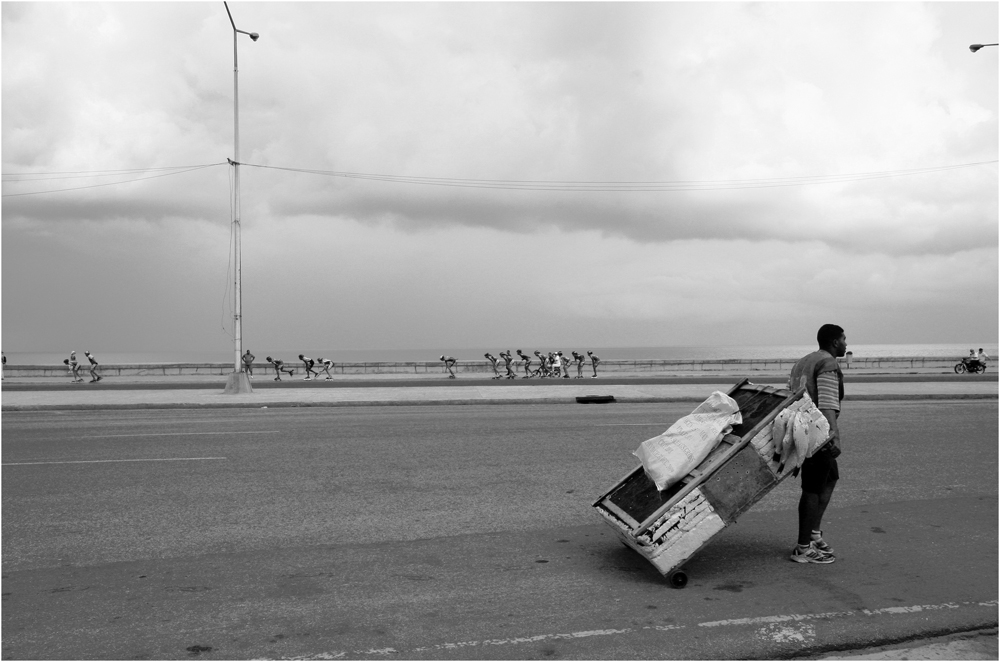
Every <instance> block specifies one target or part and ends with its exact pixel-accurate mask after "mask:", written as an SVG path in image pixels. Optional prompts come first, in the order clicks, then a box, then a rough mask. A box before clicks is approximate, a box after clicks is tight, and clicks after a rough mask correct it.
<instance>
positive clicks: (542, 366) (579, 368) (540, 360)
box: [441, 349, 601, 379]
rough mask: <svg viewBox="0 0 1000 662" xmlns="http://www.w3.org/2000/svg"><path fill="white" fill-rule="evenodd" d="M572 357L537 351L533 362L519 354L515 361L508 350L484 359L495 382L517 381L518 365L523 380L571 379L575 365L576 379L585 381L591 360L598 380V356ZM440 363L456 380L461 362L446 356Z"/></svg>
mask: <svg viewBox="0 0 1000 662" xmlns="http://www.w3.org/2000/svg"><path fill="white" fill-rule="evenodd" d="M570 354H571V355H572V358H570V357H568V356H565V355H564V354H563V353H562V352H549V353H548V354H543V353H542V352H540V351H538V350H535V352H534V358H532V356H531V355H529V354H525V353H524V352H522V351H521V350H517V358H514V356H513V355H512V354H511V352H510V350H509V349H508V350H507V351H506V352H500V358H499V359H498V358H497V357H495V356H493V355H492V354H490V353H489V352H486V354H484V355H483V356H485V357H486V360H487V361H489V362H490V367H491V368H493V377H492V379H517V378H518V374H517V372H518V368H517V367H515V364H520V367H523V369H524V374H523V375H520V377H521V379H530V378H532V377H539V378H545V377H552V378H557V379H558V378H562V379H569V378H570V366H572V365H573V364H576V379H583V365H584V364H585V363H586V362H587V361H588V360H589V361H590V365H591V368H592V369H593V371H594V374H593V375H591V378H596V377H597V366H598V364H599V363H600V362H601V359H600V358H599V357H598V356H597V355H596V354H594V353H593V352H591V351H588V352H587V355H586V356H584V355H582V354H579V353H577V352H570ZM441 360H442V361H444V367H445V369H446V370H447V371H448V378H449V379H455V370H454V368H455V364H456V363H458V361H457V360H456V359H455V357H453V356H444V355H442V356H441ZM533 361H537V365H535V367H534V368H532V365H533ZM501 362H503V368H504V370H505V374H501V372H500V364H501Z"/></svg>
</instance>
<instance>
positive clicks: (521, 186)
mask: <svg viewBox="0 0 1000 662" xmlns="http://www.w3.org/2000/svg"><path fill="white" fill-rule="evenodd" d="M997 162H998V160H997V159H994V160H991V161H977V162H973V163H959V164H955V165H947V166H935V167H929V168H911V169H904V170H883V171H875V172H860V173H842V174H836V175H805V176H798V177H772V178H762V179H716V180H675V181H566V180H517V179H469V178H455V177H424V176H408V175H387V174H379V173H366V172H349V171H339V170H320V169H315V168H292V167H284V166H269V165H263V164H258V163H242V164H241V165H244V166H248V167H252V168H262V169H268V170H282V171H285V172H297V173H303V174H311V175H319V176H324V177H341V178H344V179H361V180H368V181H379V182H387V183H394V184H412V185H422V186H443V187H452V188H476V189H504V190H521V191H568V192H577V191H579V192H621V193H628V192H657V191H660V192H672V191H723V190H737V189H753V188H774V187H787V186H809V185H817V184H837V183H844V182H857V181H866V180H873V179H886V178H892V177H908V176H913V175H922V174H928V173H934V172H945V171H949V170H958V169H962V168H974V167H979V166H983V165H989V164H993V163H997ZM227 163H230V162H228V161H227ZM227 163H209V164H203V165H191V166H169V167H162V168H141V169H131V170H75V171H73V170H71V171H61V172H35V173H5V174H4V175H3V176H4V178H5V179H4V181H8V182H23V181H46V180H55V179H78V178H84V177H110V176H121V175H127V174H132V173H140V172H142V173H145V172H158V173H160V174H155V175H150V176H148V177H135V178H131V179H125V180H121V181H115V182H105V183H101V184H89V185H87V186H75V187H69V188H62V189H50V190H47V191H30V192H26V193H4V194H3V195H2V196H0V197H4V198H8V197H17V196H26V195H41V194H44V193H61V192H65V191H79V190H83V189H89V188H98V187H103V186H115V185H118V184H127V183H130V182H137V181H142V180H146V179H156V178H159V177H169V176H171V175H179V174H183V173H186V172H193V171H195V170H202V169H205V168H213V167H215V166H220V165H227ZM8 177H19V178H22V179H6V178H8Z"/></svg>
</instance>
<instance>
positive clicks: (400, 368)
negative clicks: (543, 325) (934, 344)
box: [4, 356, 959, 378]
mask: <svg viewBox="0 0 1000 662" xmlns="http://www.w3.org/2000/svg"><path fill="white" fill-rule="evenodd" d="M794 363H795V361H794V360H793V359H714V360H688V359H656V360H646V361H602V362H601V363H600V365H599V366H598V368H597V371H598V374H602V373H630V374H642V373H657V374H660V373H667V374H669V373H683V374H690V373H699V372H703V373H713V372H718V373H727V374H730V373H741V374H742V373H753V372H764V371H766V372H788V371H790V370H791V369H792V365H793V364H794ZM956 363H959V359H942V358H929V357H922V356H912V357H870V358H854V359H852V361H851V365H850V368H848V366H847V363H846V362H845V361H843V360H841V365H842V366H843V367H844V368H845V369H850V370H905V369H910V370H912V369H923V370H934V371H937V370H940V371H943V372H944V371H950V370H951V369H952V368H953V367H954V366H955V364H956ZM285 365H286V367H289V368H293V369H295V372H296V374H302V372H303V370H302V365H301V364H300V363H298V362H289V363H286V364H285ZM533 365H534V366H535V367H537V366H538V363H537V361H536V362H533ZM512 367H513V368H514V370H515V372H517V373H518V374H524V367H523V364H521V363H520V362H516V363H514V364H513V365H512ZM315 369H316V368H314V370H315ZM99 370H100V373H101V375H103V376H104V377H183V376H215V375H217V376H224V375H228V374H229V373H231V372H232V371H233V364H232V363H149V364H139V363H136V364H121V365H117V364H107V365H104V364H102V365H101V366H100V367H99ZM254 370H255V371H257V372H261V373H269V372H273V369H272V368H271V366H270V365H269V364H267V363H254ZM454 370H455V372H457V373H484V374H489V375H492V374H493V369H492V368H491V367H490V365H489V363H488V362H487V361H485V360H480V361H459V362H458V364H457V365H456V366H455V368H454ZM330 372H332V373H334V374H340V375H380V374H393V375H403V374H410V375H425V374H444V373H445V372H446V371H445V369H444V364H443V363H441V362H440V361H422V362H410V363H388V362H372V363H337V364H335V365H334V366H333V368H331V370H330ZM500 372H501V373H504V372H505V371H504V369H503V367H502V366H501V368H500ZM68 374H69V369H68V368H67V367H66V366H65V365H11V364H8V365H7V366H5V367H4V375H5V376H8V377H58V378H64V377H66V376H68ZM570 374H571V375H575V374H576V366H575V365H572V366H570ZM583 374H584V376H587V375H592V374H593V370H592V368H591V367H590V364H589V363H587V364H584V366H583ZM80 375H81V376H82V377H88V376H89V366H87V365H81V366H80Z"/></svg>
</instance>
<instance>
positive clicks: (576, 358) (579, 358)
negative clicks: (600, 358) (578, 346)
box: [573, 351, 586, 379]
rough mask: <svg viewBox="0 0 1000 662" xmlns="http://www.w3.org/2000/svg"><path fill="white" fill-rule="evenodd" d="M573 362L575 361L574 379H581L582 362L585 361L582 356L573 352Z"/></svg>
mask: <svg viewBox="0 0 1000 662" xmlns="http://www.w3.org/2000/svg"><path fill="white" fill-rule="evenodd" d="M573 360H574V361H576V378H577V379H583V362H584V361H586V359H585V358H583V354H580V353H579V352H576V351H574V352H573Z"/></svg>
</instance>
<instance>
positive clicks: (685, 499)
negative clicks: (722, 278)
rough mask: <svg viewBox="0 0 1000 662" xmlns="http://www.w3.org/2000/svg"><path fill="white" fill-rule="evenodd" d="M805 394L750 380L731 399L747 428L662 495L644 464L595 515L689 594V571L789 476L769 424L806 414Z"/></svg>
mask: <svg viewBox="0 0 1000 662" xmlns="http://www.w3.org/2000/svg"><path fill="white" fill-rule="evenodd" d="M804 392H805V391H804V389H799V390H797V391H789V390H787V389H779V388H775V387H771V386H759V385H756V384H753V383H751V382H750V381H749V380H747V379H744V380H743V381H741V382H739V383H738V384H736V386H734V387H733V388H732V389H731V390H730V391H729V394H728V395H729V397H731V398H733V399H734V400H735V401H736V403H737V404H738V405H739V407H740V414H741V415H742V417H743V422H742V423H740V424H739V425H736V426H733V430H732V432H731V433H730V434H727V435H726V436H725V437H723V439H722V442H721V443H720V444H719V446H718V447H716V448H715V450H713V451H712V453H711V454H709V456H708V457H707V458H705V460H704V461H703V462H702V463H701V464H699V465H698V466H697V467H696V468H695V469H694V470H693V471H691V473H689V474H688V475H687V476H685V477H684V478H682V479H681V480H680V481H679V482H678V483H676V484H674V485H672V486H670V487H668V488H667V489H666V490H664V491H662V492H661V491H659V490H658V489H656V484H655V483H653V481H652V480H650V479H649V477H648V476H646V472H645V471H644V470H643V468H642V465H641V464H640V465H639V466H638V467H637V468H636V469H634V470H633V471H632V472H631V473H629V474H628V475H627V476H625V478H623V479H622V480H620V481H619V482H618V483H616V484H615V486H614V487H612V488H611V489H610V490H608V491H607V492H605V493H604V494H603V495H602V496H601V497H600V498H599V499H597V501H595V502H594V508H595V509H596V510H597V512H598V514H599V515H600V516H601V517H602V519H604V521H605V522H607V524H608V525H609V526H610V527H611V528H612V529H614V531H615V533H616V534H617V535H618V537H619V538H620V539H621V541H622V542H623V543H624V544H625V545H627V546H629V547H631V548H632V549H634V550H635V551H637V552H639V553H640V554H642V555H643V556H644V557H646V559H648V560H649V562H650V563H652V564H653V565H654V566H656V568H657V570H659V571H660V573H661V574H663V575H664V576H665V577H666V578H667V580H668V581H669V583H670V585H671V586H673V587H675V588H683V587H684V586H685V585H686V584H687V574H686V573H685V572H684V570H683V569H682V566H683V564H684V563H685V562H686V561H687V560H688V559H689V558H691V557H692V556H694V554H695V553H696V552H697V551H698V550H699V549H701V547H702V546H704V545H705V544H706V543H708V541H709V540H711V539H712V537H714V536H715V535H716V534H717V533H719V532H720V531H722V530H723V529H724V528H726V527H727V526H729V525H730V524H732V523H734V522H735V521H736V518H737V517H739V516H740V515H741V514H743V513H744V512H746V510H747V509H749V508H750V507H751V506H752V505H753V504H755V503H757V502H758V501H759V500H760V499H761V498H763V497H764V496H765V495H766V494H767V493H768V492H770V491H771V490H772V489H773V488H774V487H775V486H776V485H777V484H778V483H780V482H781V481H782V480H784V479H785V478H786V477H787V476H788V475H789V474H790V473H791V469H792V468H791V467H783V468H782V471H781V472H779V471H778V466H779V465H778V463H777V462H775V461H774V460H773V456H774V445H773V443H772V440H771V423H772V421H774V418H775V417H776V416H777V415H778V414H779V413H780V412H781V411H782V410H783V409H786V408H788V409H791V410H793V411H795V410H797V409H799V408H804V407H805V406H806V405H807V404H808V402H809V399H808V398H803V397H802V394H803V393H804Z"/></svg>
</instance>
